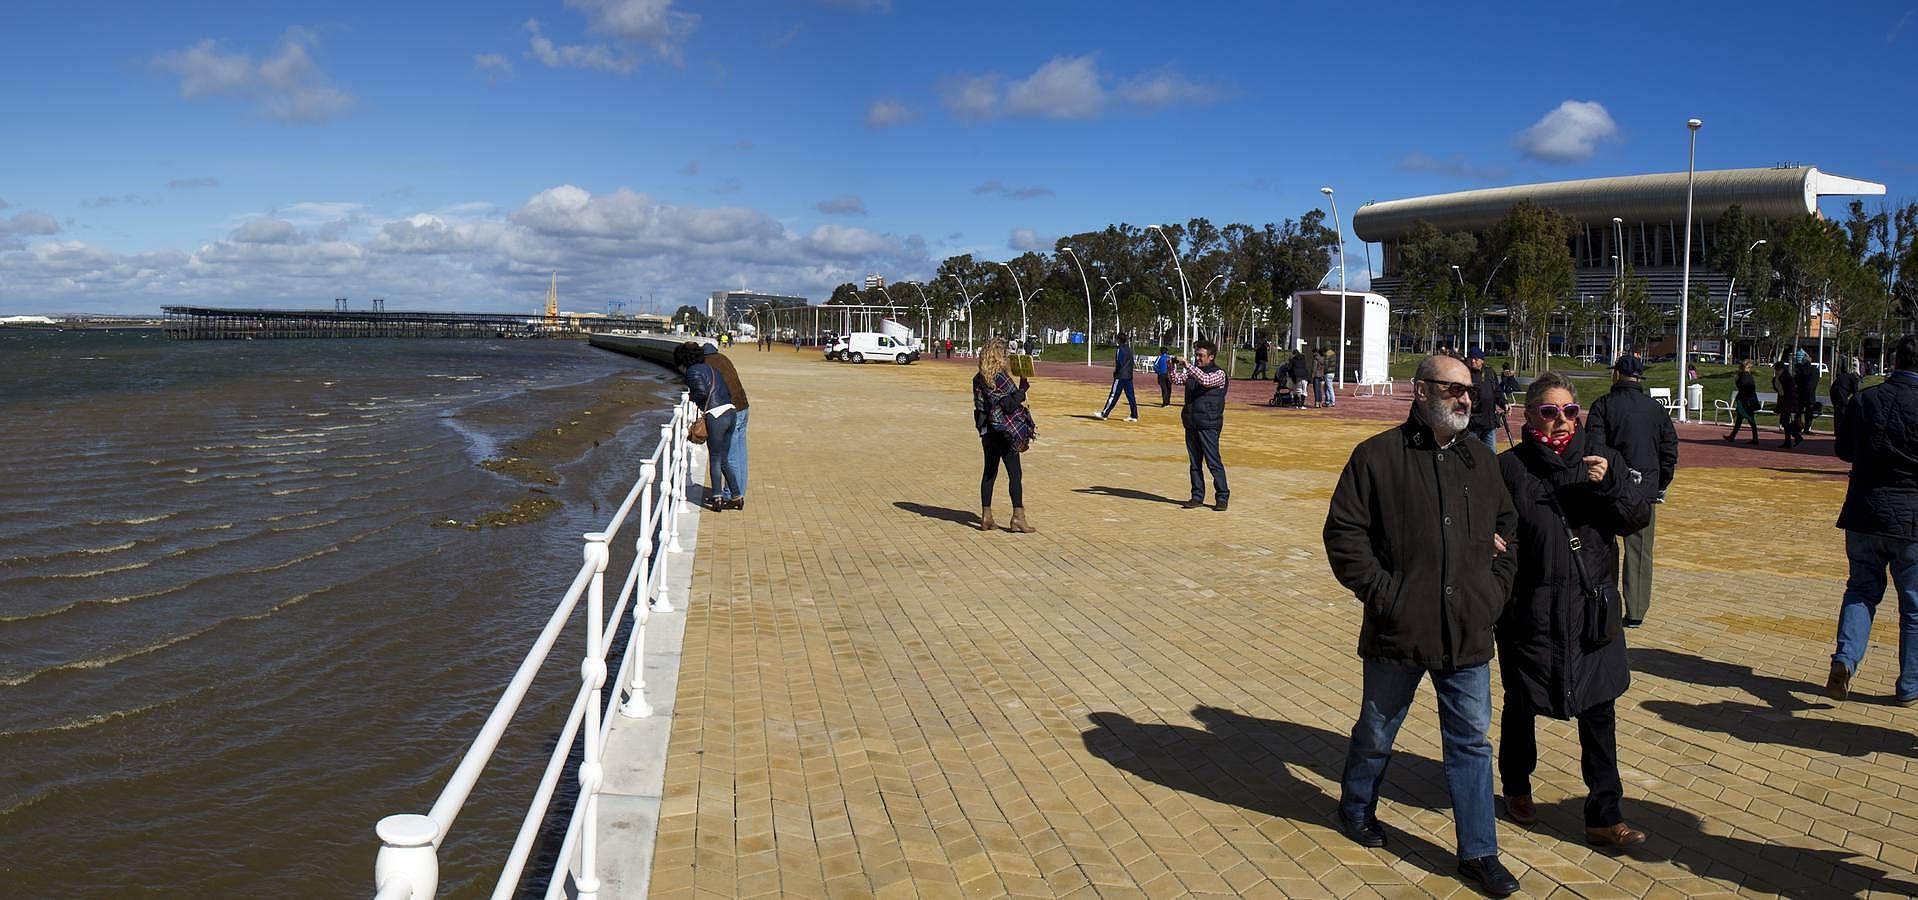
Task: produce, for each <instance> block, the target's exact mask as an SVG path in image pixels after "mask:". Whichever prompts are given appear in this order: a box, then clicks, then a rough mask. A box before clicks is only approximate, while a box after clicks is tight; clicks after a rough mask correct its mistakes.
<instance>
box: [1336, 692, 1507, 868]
mask: <svg viewBox="0 0 1918 900" xmlns="http://www.w3.org/2000/svg"><path fill="white" fill-rule="evenodd" d="M1426 674H1427V670H1425V669H1421V668H1419V667H1418V666H1413V665H1408V664H1406V663H1400V662H1392V661H1389V660H1379V659H1368V660H1366V661H1365V688H1364V698H1363V700H1361V701H1360V702H1361V705H1360V707H1359V720H1358V723H1357V724H1355V725H1353V726H1352V745H1351V749H1349V750H1347V751H1346V754H1345V774H1344V776H1343V777H1342V778H1340V779H1339V782H1340V783H1339V815H1341V816H1344V817H1345V818H1347V819H1351V820H1356V821H1370V820H1371V819H1372V818H1374V816H1375V815H1376V810H1377V809H1378V805H1379V785H1381V784H1383V783H1384V782H1385V767H1386V765H1387V764H1388V763H1390V762H1391V761H1392V741H1393V740H1394V739H1395V738H1397V737H1398V734H1399V726H1400V725H1402V724H1404V723H1405V714H1406V712H1408V711H1409V710H1410V709H1411V708H1412V695H1413V694H1415V693H1416V692H1417V691H1418V687H1419V682H1420V681H1423V680H1424V679H1425V676H1426ZM1430 674H1431V676H1432V685H1433V686H1434V687H1435V688H1437V690H1438V711H1439V734H1440V736H1441V738H1442V746H1443V748H1444V752H1443V755H1444V760H1445V787H1446V789H1447V790H1448V791H1449V792H1450V793H1451V795H1452V825H1453V829H1454V831H1455V833H1456V834H1457V837H1458V855H1459V858H1460V859H1478V858H1480V857H1484V856H1492V855H1495V854H1497V853H1498V826H1497V825H1496V824H1495V822H1494V820H1493V811H1492V742H1491V740H1489V739H1487V738H1486V736H1485V732H1486V730H1487V729H1489V728H1491V727H1492V667H1491V664H1490V663H1480V664H1478V665H1476V666H1470V667H1467V668H1463V669H1453V670H1452V671H1449V672H1439V671H1432V672H1430Z"/></svg>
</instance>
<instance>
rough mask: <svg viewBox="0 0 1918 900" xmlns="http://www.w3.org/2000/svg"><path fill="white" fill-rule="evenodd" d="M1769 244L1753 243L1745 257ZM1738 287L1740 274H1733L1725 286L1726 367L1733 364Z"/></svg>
mask: <svg viewBox="0 0 1918 900" xmlns="http://www.w3.org/2000/svg"><path fill="white" fill-rule="evenodd" d="M1769 243H1771V241H1768V240H1765V239H1764V238H1759V239H1758V240H1755V241H1752V245H1751V246H1749V247H1746V248H1745V255H1746V256H1748V257H1749V256H1751V252H1752V251H1753V250H1756V249H1758V245H1759V244H1769ZM1737 286H1738V273H1737V272H1733V273H1732V280H1731V283H1730V284H1728V285H1725V346H1724V348H1723V349H1724V351H1725V357H1724V360H1725V365H1728V366H1729V365H1731V364H1732V288H1735V287H1737Z"/></svg>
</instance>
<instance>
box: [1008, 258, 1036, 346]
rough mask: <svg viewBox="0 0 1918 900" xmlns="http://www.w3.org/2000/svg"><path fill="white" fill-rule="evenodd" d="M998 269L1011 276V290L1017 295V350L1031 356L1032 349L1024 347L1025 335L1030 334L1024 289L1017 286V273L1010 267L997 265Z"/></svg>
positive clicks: (1021, 286)
mask: <svg viewBox="0 0 1918 900" xmlns="http://www.w3.org/2000/svg"><path fill="white" fill-rule="evenodd" d="M999 268H1001V269H1004V270H1006V274H1007V275H1011V276H1012V290H1013V292H1014V293H1017V294H1018V295H1019V349H1020V350H1022V351H1024V352H1025V354H1026V355H1027V356H1031V355H1032V348H1031V347H1028V346H1026V335H1027V334H1028V333H1030V326H1029V325H1028V324H1027V319H1026V289H1025V287H1024V286H1023V285H1021V284H1019V273H1018V272H1014V271H1012V267H1011V266H1008V265H1006V264H1005V263H999ZM1033 293H1035V294H1036V293H1038V291H1033Z"/></svg>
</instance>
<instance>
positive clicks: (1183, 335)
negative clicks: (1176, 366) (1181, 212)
mask: <svg viewBox="0 0 1918 900" xmlns="http://www.w3.org/2000/svg"><path fill="white" fill-rule="evenodd" d="M1146 230H1148V231H1156V232H1158V233H1159V240H1162V241H1165V248H1166V249H1167V250H1170V251H1172V268H1173V269H1174V270H1176V271H1177V272H1178V273H1179V347H1180V351H1179V352H1180V353H1182V354H1184V355H1185V357H1186V358H1188V359H1189V358H1191V356H1192V285H1190V284H1187V283H1186V280H1185V266H1183V265H1181V264H1180V263H1179V250H1178V248H1177V247H1174V246H1172V239H1171V238H1169V237H1166V235H1165V228H1164V227H1162V226H1159V225H1147V226H1146Z"/></svg>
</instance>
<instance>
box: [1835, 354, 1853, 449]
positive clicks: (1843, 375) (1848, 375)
mask: <svg viewBox="0 0 1918 900" xmlns="http://www.w3.org/2000/svg"><path fill="white" fill-rule="evenodd" d="M1856 396H1858V367H1857V366H1855V365H1853V364H1852V361H1851V359H1849V358H1846V359H1841V360H1839V361H1838V374H1837V375H1834V376H1832V379H1831V430H1832V433H1833V434H1837V433H1838V431H1839V429H1842V428H1844V427H1845V408H1846V407H1847V406H1848V405H1850V403H1851V398H1853V397H1856Z"/></svg>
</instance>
